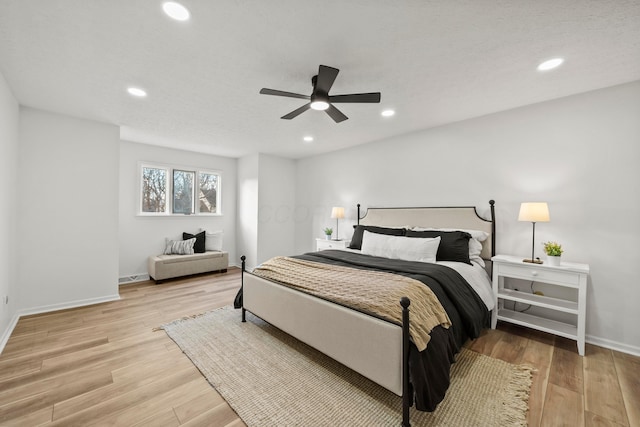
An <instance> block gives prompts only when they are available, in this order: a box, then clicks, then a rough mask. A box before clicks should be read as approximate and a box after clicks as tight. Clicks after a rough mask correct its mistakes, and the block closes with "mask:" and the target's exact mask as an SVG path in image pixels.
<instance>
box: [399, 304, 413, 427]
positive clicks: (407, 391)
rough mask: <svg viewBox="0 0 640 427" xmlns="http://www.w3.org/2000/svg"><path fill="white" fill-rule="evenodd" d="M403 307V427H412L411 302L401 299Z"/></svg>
mask: <svg viewBox="0 0 640 427" xmlns="http://www.w3.org/2000/svg"><path fill="white" fill-rule="evenodd" d="M400 305H401V306H402V427H410V426H411V422H410V421H409V407H411V401H412V400H413V399H412V396H411V386H410V385H409V305H411V300H409V298H407V297H402V298H400Z"/></svg>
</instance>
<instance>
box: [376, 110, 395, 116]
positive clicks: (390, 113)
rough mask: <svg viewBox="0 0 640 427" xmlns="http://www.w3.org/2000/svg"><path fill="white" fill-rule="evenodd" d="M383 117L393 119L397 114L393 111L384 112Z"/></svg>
mask: <svg viewBox="0 0 640 427" xmlns="http://www.w3.org/2000/svg"><path fill="white" fill-rule="evenodd" d="M380 114H381V115H382V116H383V117H391V116H393V115H394V114H396V112H395V111H393V110H384V111H383V112H382V113H380Z"/></svg>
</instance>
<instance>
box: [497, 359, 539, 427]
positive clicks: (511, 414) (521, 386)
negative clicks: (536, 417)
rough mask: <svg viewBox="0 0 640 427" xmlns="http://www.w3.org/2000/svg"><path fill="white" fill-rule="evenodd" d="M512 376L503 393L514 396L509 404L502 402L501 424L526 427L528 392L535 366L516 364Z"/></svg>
mask: <svg viewBox="0 0 640 427" xmlns="http://www.w3.org/2000/svg"><path fill="white" fill-rule="evenodd" d="M513 371H514V372H513V377H512V378H511V381H509V385H508V386H507V388H506V389H505V394H506V395H508V396H511V397H513V398H515V402H511V404H510V405H509V406H506V405H505V404H504V403H503V405H502V406H503V410H502V411H501V413H500V425H501V426H513V427H527V416H526V413H527V411H528V410H529V393H530V390H531V382H532V377H533V372H534V371H535V368H533V367H532V366H528V365H516V366H515V367H514V369H513Z"/></svg>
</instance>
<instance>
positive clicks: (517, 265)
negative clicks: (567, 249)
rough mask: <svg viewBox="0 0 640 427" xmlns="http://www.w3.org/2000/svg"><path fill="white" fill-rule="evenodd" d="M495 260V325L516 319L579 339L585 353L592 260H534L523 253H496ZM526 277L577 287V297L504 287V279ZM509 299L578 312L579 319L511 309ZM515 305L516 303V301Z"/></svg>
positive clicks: (524, 278)
mask: <svg viewBox="0 0 640 427" xmlns="http://www.w3.org/2000/svg"><path fill="white" fill-rule="evenodd" d="M491 260H492V261H493V295H494V298H495V301H496V309H494V310H493V312H492V313H491V328H492V329H495V328H496V324H497V322H498V320H502V321H505V322H510V323H515V324H517V325H521V326H526V327H529V328H533V329H538V330H540V331H544V332H549V333H552V334H555V335H559V336H562V337H566V338H569V339H572V340H576V341H577V343H578V353H579V354H580V355H581V356H584V337H585V316H586V304H587V276H588V275H589V265H588V264H578V263H573V262H563V263H562V264H561V265H559V266H557V267H556V266H550V265H547V264H531V263H526V262H522V257H515V256H509V255H496V256H494V257H493V258H491ZM505 278H513V279H522V280H528V281H533V282H538V283H546V284H550V285H555V286H562V287H566V288H572V289H576V290H577V292H578V298H577V301H571V300H565V299H560V298H551V297H547V296H542V295H534V294H531V293H528V292H521V291H516V290H513V289H507V288H505V287H504V279H505ZM505 301H512V302H514V303H516V302H519V303H524V304H530V305H531V306H534V307H541V308H546V309H549V310H554V311H558V312H563V313H569V314H572V315H575V316H576V322H575V324H574V323H564V322H559V321H556V320H552V319H546V318H544V317H541V316H537V315H533V314H528V313H523V312H519V311H515V310H510V309H508V308H506V307H505V304H504V302H505ZM514 305H515V304H514Z"/></svg>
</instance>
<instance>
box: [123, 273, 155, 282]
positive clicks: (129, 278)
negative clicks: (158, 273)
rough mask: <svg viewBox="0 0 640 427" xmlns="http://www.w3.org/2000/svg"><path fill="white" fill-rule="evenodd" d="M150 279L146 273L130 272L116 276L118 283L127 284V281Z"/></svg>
mask: <svg viewBox="0 0 640 427" xmlns="http://www.w3.org/2000/svg"><path fill="white" fill-rule="evenodd" d="M146 280H151V278H150V277H149V274H148V273H139V274H131V275H129V276H123V277H119V278H118V285H128V284H129V283H135V282H144V281H146Z"/></svg>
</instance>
